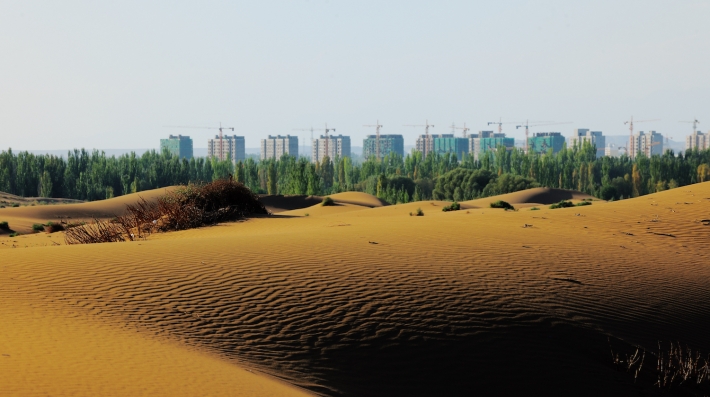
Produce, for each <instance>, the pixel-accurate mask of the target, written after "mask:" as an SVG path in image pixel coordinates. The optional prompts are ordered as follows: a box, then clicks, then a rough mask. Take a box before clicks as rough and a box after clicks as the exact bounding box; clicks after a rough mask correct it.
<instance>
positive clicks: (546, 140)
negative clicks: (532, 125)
mask: <svg viewBox="0 0 710 397" xmlns="http://www.w3.org/2000/svg"><path fill="white" fill-rule="evenodd" d="M564 146H565V137H563V136H562V133H560V132H536V133H535V134H533V136H532V137H530V138H528V150H529V151H531V152H533V153H538V154H545V153H547V152H548V151H549V150H550V149H552V153H553V154H554V153H557V152H559V151H560V150H562V148H563V147H564Z"/></svg>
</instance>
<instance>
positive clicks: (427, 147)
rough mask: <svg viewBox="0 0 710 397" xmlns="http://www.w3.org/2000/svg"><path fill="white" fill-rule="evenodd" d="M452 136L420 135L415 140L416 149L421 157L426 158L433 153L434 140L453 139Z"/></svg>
mask: <svg viewBox="0 0 710 397" xmlns="http://www.w3.org/2000/svg"><path fill="white" fill-rule="evenodd" d="M453 137H454V134H422V135H419V138H417V146H416V149H417V151H419V152H422V156H423V157H424V158H426V156H427V155H428V154H429V153H431V152H433V151H434V139H436V138H453Z"/></svg>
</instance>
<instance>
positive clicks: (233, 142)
mask: <svg viewBox="0 0 710 397" xmlns="http://www.w3.org/2000/svg"><path fill="white" fill-rule="evenodd" d="M219 147H220V142H219V135H215V136H214V138H213V139H210V140H208V141H207V156H209V157H214V158H223V159H225V160H226V159H231V160H232V161H234V162H237V161H244V160H246V150H245V144H244V137H243V136H236V135H231V136H230V135H224V136H223V137H222V156H220V155H219Z"/></svg>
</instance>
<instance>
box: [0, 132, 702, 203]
mask: <svg viewBox="0 0 710 397" xmlns="http://www.w3.org/2000/svg"><path fill="white" fill-rule="evenodd" d="M595 153H596V150H595V148H594V147H593V146H590V145H588V144H585V145H583V146H581V147H572V148H564V149H563V150H562V151H560V152H559V153H556V154H554V155H553V154H552V153H547V154H542V155H539V154H536V153H530V154H525V153H524V152H523V151H522V150H520V149H514V150H505V149H504V148H499V149H498V150H496V151H489V152H486V153H484V154H483V155H482V156H481V158H480V159H479V160H474V158H473V157H472V156H466V157H465V158H464V159H463V160H462V161H459V159H458V158H457V157H456V155H454V154H444V155H439V154H432V155H430V156H427V157H426V159H424V158H422V154H421V153H419V152H416V151H415V152H412V153H411V154H409V155H407V156H405V157H402V156H398V155H396V154H390V155H388V156H385V157H384V159H382V161H377V160H375V159H374V157H373V158H370V159H367V160H366V161H364V162H363V163H362V164H355V163H353V162H352V160H351V159H350V158H347V157H346V158H335V159H333V160H332V161H331V160H330V159H328V158H326V159H324V160H323V162H321V163H319V164H313V163H311V162H309V161H308V159H305V158H300V159H296V158H294V157H290V156H284V157H282V158H280V159H278V160H266V161H260V162H257V161H254V160H253V159H251V158H250V159H247V160H246V161H243V162H238V163H236V164H234V163H232V162H231V161H229V160H225V161H218V160H216V159H205V158H193V159H190V160H185V159H179V158H177V157H175V156H173V155H171V154H170V153H168V152H164V153H158V152H155V151H151V152H147V153H145V154H143V155H142V156H136V155H135V154H133V153H132V154H128V155H122V156H120V157H113V156H111V157H108V156H106V155H105V154H104V153H103V152H99V151H93V152H87V151H85V150H74V151H72V152H69V153H68V156H67V158H66V159H64V158H61V157H56V156H49V155H33V154H30V153H27V152H21V153H13V152H12V150H8V151H2V152H0V191H4V192H8V193H12V194H16V195H19V196H25V197H31V196H35V197H36V196H40V197H64V198H73V199H81V200H98V199H105V198H110V197H114V196H120V195H123V194H128V193H134V192H140V191H143V190H147V189H155V188H160V187H165V186H171V185H177V184H187V183H190V182H211V181H213V180H216V179H220V178H226V177H228V176H229V175H230V174H231V175H233V176H234V178H235V179H236V180H237V181H239V182H242V183H244V184H245V185H246V186H248V187H249V188H250V189H251V190H252V191H254V192H257V193H271V194H308V195H328V194H333V193H338V192H342V191H362V192H366V193H370V194H372V195H375V196H377V197H379V198H381V199H383V200H385V201H387V202H390V203H406V202H410V201H419V200H426V199H432V198H434V199H442V200H456V201H464V200H470V199H475V198H479V197H487V196H492V195H497V194H503V193H510V192H513V191H518V190H523V189H527V188H530V187H535V186H545V187H554V188H562V189H574V190H579V191H582V192H585V193H588V194H591V195H594V196H596V197H599V198H601V199H605V200H611V199H621V198H627V197H635V196H640V195H644V194H648V193H654V192H658V191H662V190H666V189H670V188H674V187H678V186H684V185H688V184H691V183H696V182H704V181H706V180H710V150H705V151H687V152H685V153H684V154H682V155H679V156H675V155H674V154H673V153H672V152H666V153H665V154H663V155H662V156H653V157H651V158H648V157H645V156H643V155H642V154H640V155H639V156H637V157H636V158H635V159H631V158H629V157H628V156H622V157H602V158H599V159H597V158H596V156H595Z"/></svg>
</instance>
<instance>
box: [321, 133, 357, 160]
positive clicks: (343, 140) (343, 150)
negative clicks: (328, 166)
mask: <svg viewBox="0 0 710 397" xmlns="http://www.w3.org/2000/svg"><path fill="white" fill-rule="evenodd" d="M327 144H328V145H327V146H328V153H326V152H325V147H326V137H325V136H324V135H321V136H320V138H318V139H314V140H313V145H312V146H311V161H312V162H314V163H320V162H321V161H323V159H324V158H325V156H326V154H327V155H328V157H329V158H330V160H333V159H335V158H336V157H350V137H349V136H344V135H328V138H327Z"/></svg>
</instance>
